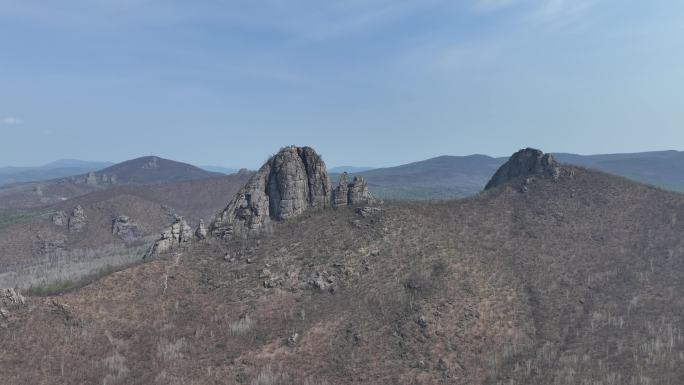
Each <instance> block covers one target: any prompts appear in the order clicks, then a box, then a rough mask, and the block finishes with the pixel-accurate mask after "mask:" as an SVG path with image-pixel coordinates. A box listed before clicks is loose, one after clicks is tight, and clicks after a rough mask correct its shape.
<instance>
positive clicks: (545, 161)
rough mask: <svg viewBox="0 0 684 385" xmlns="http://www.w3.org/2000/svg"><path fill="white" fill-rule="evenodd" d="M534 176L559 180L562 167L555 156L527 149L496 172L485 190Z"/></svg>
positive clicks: (515, 155) (518, 153)
mask: <svg viewBox="0 0 684 385" xmlns="http://www.w3.org/2000/svg"><path fill="white" fill-rule="evenodd" d="M532 176H538V177H548V178H553V179H554V180H555V179H558V177H559V176H560V165H559V164H558V162H557V161H556V159H555V158H554V157H553V155H551V154H544V153H543V152H542V151H540V150H536V149H533V148H526V149H524V150H520V151H518V152H516V153H515V154H513V156H511V158H510V159H509V160H508V161H507V162H506V163H504V165H503V166H501V167H500V168H499V169H498V170H497V171H496V173H495V174H494V176H493V177H492V179H490V180H489V183H487V186H485V190H488V189H491V188H494V187H497V186H500V185H502V184H504V183H506V182H509V181H512V180H515V179H518V178H527V177H532Z"/></svg>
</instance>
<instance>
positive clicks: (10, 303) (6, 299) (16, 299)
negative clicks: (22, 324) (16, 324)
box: [0, 288, 26, 320]
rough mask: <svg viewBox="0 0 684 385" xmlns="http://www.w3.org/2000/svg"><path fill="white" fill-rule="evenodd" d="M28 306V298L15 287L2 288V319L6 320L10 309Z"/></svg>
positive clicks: (0, 309)
mask: <svg viewBox="0 0 684 385" xmlns="http://www.w3.org/2000/svg"><path fill="white" fill-rule="evenodd" d="M24 306H26V299H25V298H24V296H22V295H21V294H20V293H19V292H17V291H16V290H14V289H13V288H2V289H0V320H6V319H8V318H9V316H10V311H11V310H15V309H18V308H21V307H24Z"/></svg>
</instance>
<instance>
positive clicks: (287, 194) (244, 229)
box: [210, 146, 331, 238]
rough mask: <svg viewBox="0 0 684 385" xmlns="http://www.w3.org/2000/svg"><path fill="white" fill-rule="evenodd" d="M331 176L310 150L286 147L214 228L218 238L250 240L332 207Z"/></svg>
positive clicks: (243, 192)
mask: <svg viewBox="0 0 684 385" xmlns="http://www.w3.org/2000/svg"><path fill="white" fill-rule="evenodd" d="M330 201H331V192H330V182H329V180H328V173H327V171H326V168H325V163H324V162H323V160H322V159H321V157H320V156H319V155H318V154H317V153H316V152H315V151H314V150H313V149H312V148H310V147H295V146H290V147H285V148H283V149H281V150H280V151H279V152H278V153H277V154H276V155H274V156H273V157H271V158H270V159H269V160H268V161H267V162H266V163H265V164H264V165H263V166H262V167H261V168H260V169H259V171H257V173H256V174H254V176H252V178H251V179H250V180H249V181H248V182H247V184H246V185H245V187H243V188H242V189H241V190H240V192H238V194H237V195H236V197H235V198H234V199H233V200H232V201H231V202H230V203H229V204H228V206H227V207H226V209H225V210H223V212H221V213H220V214H219V215H218V216H217V218H216V219H215V220H214V222H213V223H212V224H211V227H210V232H211V234H212V235H214V236H218V237H221V238H230V237H233V236H247V235H249V234H253V233H257V232H259V231H262V230H264V229H267V228H268V227H269V226H270V224H271V223H272V222H273V221H282V220H285V219H290V218H294V217H297V216H298V215H301V214H302V213H303V212H304V211H306V210H308V209H322V208H325V207H329V206H330V203H331V202H330Z"/></svg>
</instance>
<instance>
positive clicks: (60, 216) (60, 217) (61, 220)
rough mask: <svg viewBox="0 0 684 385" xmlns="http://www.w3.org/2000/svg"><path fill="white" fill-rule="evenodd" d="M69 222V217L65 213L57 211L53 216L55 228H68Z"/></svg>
mask: <svg viewBox="0 0 684 385" xmlns="http://www.w3.org/2000/svg"><path fill="white" fill-rule="evenodd" d="M68 222H69V217H68V216H67V214H66V213H65V212H64V211H57V212H56V213H54V214H52V224H54V225H55V226H66V225H67V223H68Z"/></svg>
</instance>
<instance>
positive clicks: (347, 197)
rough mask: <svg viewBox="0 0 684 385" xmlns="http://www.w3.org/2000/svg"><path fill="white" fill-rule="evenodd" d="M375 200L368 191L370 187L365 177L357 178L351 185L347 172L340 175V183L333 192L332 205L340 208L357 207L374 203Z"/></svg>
mask: <svg viewBox="0 0 684 385" xmlns="http://www.w3.org/2000/svg"><path fill="white" fill-rule="evenodd" d="M374 201H375V198H373V195H372V194H371V193H370V191H368V185H367V184H366V181H365V180H364V179H363V177H360V176H355V177H354V180H353V181H352V182H351V183H350V182H349V177H348V174H347V173H346V172H344V173H342V175H340V182H339V184H338V185H337V187H335V190H333V194H332V204H333V206H334V207H339V206H357V205H361V204H368V203H373V202H374Z"/></svg>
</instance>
